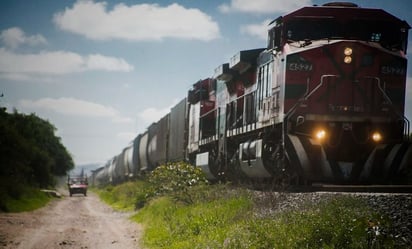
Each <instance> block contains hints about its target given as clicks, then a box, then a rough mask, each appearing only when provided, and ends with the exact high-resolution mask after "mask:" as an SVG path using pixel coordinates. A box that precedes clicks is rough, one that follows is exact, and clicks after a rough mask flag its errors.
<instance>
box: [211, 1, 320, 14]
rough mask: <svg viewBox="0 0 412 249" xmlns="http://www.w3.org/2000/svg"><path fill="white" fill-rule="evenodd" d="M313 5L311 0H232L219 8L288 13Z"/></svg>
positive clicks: (223, 9)
mask: <svg viewBox="0 0 412 249" xmlns="http://www.w3.org/2000/svg"><path fill="white" fill-rule="evenodd" d="M311 5H313V4H312V1H311V0H287V1H285V0H254V1H250V0H231V1H230V4H222V5H220V6H219V10H220V11H221V12H223V13H228V12H245V13H286V12H289V11H293V10H295V9H298V8H301V7H304V6H311Z"/></svg>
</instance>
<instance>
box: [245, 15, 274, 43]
mask: <svg viewBox="0 0 412 249" xmlns="http://www.w3.org/2000/svg"><path fill="white" fill-rule="evenodd" d="M271 21H272V20H270V19H266V20H265V21H263V22H262V23H258V24H249V25H246V26H243V27H241V28H240V32H241V33H243V34H248V35H251V36H254V37H258V38H260V39H262V40H266V39H267V35H268V24H269V23H270V22H271Z"/></svg>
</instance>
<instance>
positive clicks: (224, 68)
mask: <svg viewBox="0 0 412 249" xmlns="http://www.w3.org/2000/svg"><path fill="white" fill-rule="evenodd" d="M234 74H235V72H234V71H233V70H231V69H230V68H229V63H224V64H222V65H220V66H218V67H217V68H216V69H215V74H214V78H215V79H218V80H223V81H226V82H227V81H230V80H231V79H232V78H233V75H234Z"/></svg>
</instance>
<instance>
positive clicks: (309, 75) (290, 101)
mask: <svg viewBox="0 0 412 249" xmlns="http://www.w3.org/2000/svg"><path fill="white" fill-rule="evenodd" d="M409 29H410V26H409V25H408V24H407V23H406V22H405V21H402V20H400V19H398V18H397V17H395V16H392V15H391V14H389V13H387V12H385V11H383V10H380V9H367V8H360V7H358V6H357V5H355V4H351V3H329V4H325V5H323V6H313V7H304V8H301V9H298V10H296V11H294V12H292V13H290V14H287V15H285V16H282V17H279V18H277V19H275V20H274V21H273V22H272V23H271V24H270V27H269V31H268V45H267V47H266V48H259V49H253V50H245V51H240V52H239V53H237V54H236V55H235V56H233V57H232V58H231V59H230V61H229V63H225V64H222V65H220V66H219V67H218V68H216V70H215V73H214V76H213V77H211V78H208V79H204V80H201V81H199V82H197V83H196V84H194V85H193V88H192V89H191V90H190V91H189V93H188V97H187V98H185V99H183V100H182V101H181V102H180V103H179V104H177V105H176V106H175V107H173V108H172V110H171V112H170V113H169V114H167V115H166V116H165V117H163V118H162V119H161V120H159V122H157V123H154V124H152V125H151V126H150V127H149V128H148V130H147V131H146V132H145V133H143V134H139V135H138V136H137V137H136V138H135V140H134V141H133V143H132V144H130V145H129V146H128V147H127V148H126V149H125V150H124V151H123V152H122V153H121V154H120V155H118V156H116V157H114V158H113V159H111V160H109V162H108V163H107V164H106V166H104V167H102V168H101V169H99V170H96V171H95V172H94V173H93V177H92V179H93V181H94V182H97V183H105V182H114V183H115V182H120V181H124V180H125V179H128V178H130V177H131V176H136V175H139V174H141V172H143V171H148V170H151V169H153V168H155V167H156V166H158V165H159V164H163V163H165V162H170V161H178V160H189V161H190V162H191V163H193V164H194V165H196V166H197V167H201V168H202V169H203V170H204V172H205V173H206V175H207V176H208V178H209V179H222V178H231V179H240V178H248V179H272V180H273V179H274V180H281V181H293V182H295V183H302V182H331V183H389V182H401V181H405V179H401V178H402V177H404V176H407V174H410V172H411V171H412V146H411V145H410V142H409V141H408V136H409V132H410V124H409V121H408V120H407V119H406V118H405V116H404V104H405V84H406V69H407V60H406V56H405V55H406V49H407V40H408V31H409ZM406 172H409V173H406ZM406 181H408V180H406ZM409 181H410V179H409Z"/></svg>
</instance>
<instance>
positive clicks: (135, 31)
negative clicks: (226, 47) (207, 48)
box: [53, 1, 219, 41]
mask: <svg viewBox="0 0 412 249" xmlns="http://www.w3.org/2000/svg"><path fill="white" fill-rule="evenodd" d="M53 21H54V23H55V24H56V25H57V27H59V28H60V29H62V30H66V31H70V32H73V33H76V34H80V35H83V36H85V37H87V38H89V39H93V40H110V39H120V40H129V41H151V40H162V39H164V38H178V39H189V40H202V41H210V40H213V39H216V38H218V37H219V26H218V24H217V23H216V22H215V21H213V20H212V18H211V17H210V16H208V15H207V14H205V13H203V12H202V11H200V10H199V9H187V8H185V7H183V6H181V5H179V4H176V3H174V4H171V5H169V6H166V7H162V6H159V5H158V4H138V5H131V6H127V5H125V4H117V5H115V6H114V7H113V9H111V10H108V9H107V3H106V2H97V3H95V2H93V1H77V2H76V3H75V4H74V5H73V7H71V8H66V9H65V10H64V11H62V12H59V13H56V14H55V15H54V17H53Z"/></svg>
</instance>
